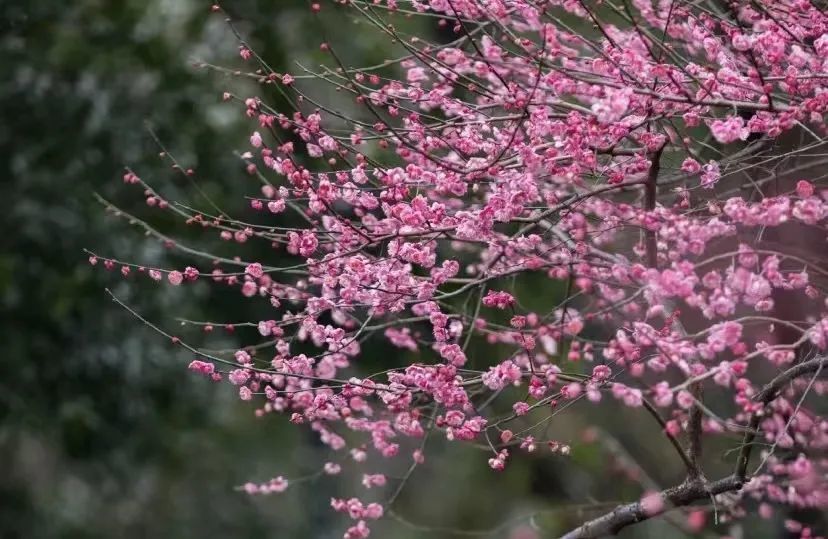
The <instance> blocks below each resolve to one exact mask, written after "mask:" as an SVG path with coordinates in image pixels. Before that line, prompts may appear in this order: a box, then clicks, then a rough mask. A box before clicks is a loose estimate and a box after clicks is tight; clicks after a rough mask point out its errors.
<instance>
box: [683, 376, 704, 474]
mask: <svg viewBox="0 0 828 539" xmlns="http://www.w3.org/2000/svg"><path fill="white" fill-rule="evenodd" d="M690 390H691V392H692V393H693V398H694V399H695V402H694V403H693V407H692V408H690V418H689V419H688V421H687V437H688V439H689V442H690V447H689V451H688V452H689V454H690V463H691V470H690V477H691V478H696V477H700V476H701V475H702V472H701V465H700V464H699V461H700V460H701V454H702V439H701V437H702V416H703V414H702V383H701V382H696V383H695V384H693V385H692V386H691V387H690Z"/></svg>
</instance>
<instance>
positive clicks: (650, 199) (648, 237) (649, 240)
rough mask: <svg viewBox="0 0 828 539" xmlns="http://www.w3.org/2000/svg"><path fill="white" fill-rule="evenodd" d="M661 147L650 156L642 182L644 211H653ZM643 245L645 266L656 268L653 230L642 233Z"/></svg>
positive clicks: (656, 247) (654, 234)
mask: <svg viewBox="0 0 828 539" xmlns="http://www.w3.org/2000/svg"><path fill="white" fill-rule="evenodd" d="M662 151H664V147H663V146H662V147H661V148H659V149H658V150H656V151H654V152H653V153H652V154H651V155H650V171H649V172H648V173H647V181H646V182H644V209H645V210H647V211H653V210H654V209H655V206H656V198H657V196H658V187H657V185H658V173H659V171H660V170H661V152H662ZM644 244H645V248H646V250H647V265H648V266H650V267H651V268H655V267H657V266H658V244H657V242H656V233H655V230H649V229H648V230H647V231H646V232H645V233H644Z"/></svg>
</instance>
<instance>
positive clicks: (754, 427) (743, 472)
mask: <svg viewBox="0 0 828 539" xmlns="http://www.w3.org/2000/svg"><path fill="white" fill-rule="evenodd" d="M826 358H828V356H822V357H815V358H813V359H810V360H808V361H803V362H802V363H800V364H798V365H794V366H793V367H791V368H790V369H788V370H786V371H785V372H783V373H782V374H780V375H779V376H777V377H776V378H774V379H773V380H771V381H770V382H768V383H767V384H766V385H765V387H763V388H762V390H761V391H760V392H759V393H757V394H756V396H754V397H753V400H755V401H757V402H760V403H762V407H761V408H760V409H759V410H757V411H756V412H754V413H753V416H752V417H751V418H750V423H749V424H748V429H747V430H746V431H745V437H744V439H743V440H742V448H741V450H740V451H739V456H738V457H737V458H736V472H735V474H734V475H735V476H736V477H738V478H740V479H741V480H742V481H744V480H745V479H746V478H747V465H748V461H749V460H750V452H751V450H752V449H753V440H754V439H755V438H756V434H757V433H758V431H759V422H760V421H761V420H762V417H763V416H764V413H763V412H764V410H765V407H766V406H767V405H768V404H770V403H771V401H773V399H775V398H776V396H777V395H778V394H779V391H780V390H781V389H782V387H783V386H785V384H788V383H789V382H791V381H792V380H794V379H796V378H799V377H800V376H802V375H805V374H810V373H812V372H815V371H817V370H820V369H822V368H823V367H824V366H825V360H826Z"/></svg>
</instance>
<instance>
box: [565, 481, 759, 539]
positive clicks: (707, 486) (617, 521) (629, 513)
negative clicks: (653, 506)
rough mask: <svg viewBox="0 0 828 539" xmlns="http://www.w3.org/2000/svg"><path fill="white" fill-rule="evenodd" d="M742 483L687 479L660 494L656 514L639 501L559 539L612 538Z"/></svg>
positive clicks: (616, 509) (732, 488) (736, 487)
mask: <svg viewBox="0 0 828 539" xmlns="http://www.w3.org/2000/svg"><path fill="white" fill-rule="evenodd" d="M742 484H743V481H742V480H741V479H739V478H738V477H736V476H735V475H731V476H728V477H725V478H724V479H720V480H718V481H715V482H713V483H705V482H704V481H702V480H699V479H695V480H688V481H685V482H684V483H682V484H681V485H678V486H675V487H672V488H668V489H666V490H663V491H661V493H660V494H661V496H662V498H663V499H664V507H663V508H662V509H660V510H659V511H645V510H644V507H643V506H642V505H641V502H640V501H638V502H634V503H629V504H627V505H620V506H618V507H616V508H615V509H614V510H613V511H612V512H610V513H607V514H606V515H603V516H601V517H598V518H596V519H594V520H591V521H589V522H587V523H585V524H583V525H581V526H580V527H578V528H576V529H574V530H572V531H571V532H569V533H567V534H565V535H563V536H561V539H589V538H594V537H604V536H607V535H611V534H614V533H616V532H618V530H620V529H622V528H624V527H626V526H629V525H630V524H635V523H637V522H641V521H644V520H647V519H650V518H652V517H654V516H657V515H660V514H662V513H664V512H665V511H668V510H669V509H671V508H673V507H682V506H685V505H689V504H691V503H693V502H695V501H698V500H704V499H707V498H709V497H710V496H715V495H717V494H722V493H723V492H730V491H734V490H738V489H740V488H742Z"/></svg>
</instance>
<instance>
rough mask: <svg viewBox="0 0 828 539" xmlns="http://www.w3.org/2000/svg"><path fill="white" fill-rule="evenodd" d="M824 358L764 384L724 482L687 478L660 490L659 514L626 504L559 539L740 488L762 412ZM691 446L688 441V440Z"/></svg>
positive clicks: (581, 537) (583, 538) (606, 529)
mask: <svg viewBox="0 0 828 539" xmlns="http://www.w3.org/2000/svg"><path fill="white" fill-rule="evenodd" d="M826 359H828V357H827V356H822V357H816V358H813V359H811V360H808V361H804V362H802V363H800V364H798V365H794V366H793V367H791V368H790V369H788V370H786V371H785V372H783V373H782V374H780V375H778V376H777V377H776V378H774V379H773V380H771V381H770V382H768V383H767V384H766V385H765V386H764V387H763V388H762V390H761V391H759V393H757V394H756V396H754V398H753V400H755V401H756V402H759V403H761V404H762V409H761V410H759V411H757V412H755V413H754V414H753V416H752V418H751V421H750V426H749V427H748V430H747V431H746V433H745V439H744V441H743V442H742V449H741V451H740V453H739V457H738V458H737V461H736V472H735V473H734V474H733V475H731V476H728V477H725V478H724V479H719V480H718V481H714V482H713V483H707V482H706V481H705V480H704V479H703V478H700V477H690V478H688V480H687V481H685V482H684V483H682V484H681V485H678V486H676V487H672V488H668V489H667V490H663V491H662V492H661V493H660V494H661V496H662V498H663V499H664V507H663V508H662V509H661V510H659V511H649V512H647V511H645V510H644V508H643V507H642V505H641V502H640V501H638V502H634V503H629V504H627V505H620V506H618V507H616V508H615V509H614V510H613V511H612V512H610V513H607V514H605V515H603V516H600V517H598V518H596V519H593V520H591V521H589V522H586V523H584V524H583V525H581V526H580V527H578V528H576V529H574V530H572V531H571V532H569V533H567V534H565V535H563V536H562V537H561V539H589V538H594V537H604V536H607V535H611V534H614V533H616V532H618V531H619V530H621V529H622V528H625V527H626V526H629V525H631V524H636V523H638V522H642V521H644V520H647V519H650V518H653V517H655V516H658V515H660V514H662V513H664V512H665V511H667V510H669V509H671V508H673V507H682V506H686V505H690V504H691V503H693V502H695V501H698V500H702V499H706V498H709V497H710V496H715V495H717V494H722V493H724V492H732V491H736V490H739V489H740V488H742V485H743V484H744V483H745V482H746V481H747V465H748V460H749V459H750V451H751V447H752V442H753V439H754V438H755V437H756V433H757V430H758V427H759V422H760V421H761V418H762V411H763V410H764V408H765V406H766V405H768V404H769V403H770V402H771V401H773V400H774V399H775V398H776V396H777V395H778V394H779V391H780V390H782V388H783V387H785V385H787V384H789V383H790V382H791V381H793V380H795V379H796V378H799V377H800V376H804V375H806V374H812V373H814V372H818V371H820V370H821V369H822V368H823V367H825V364H826V363H827V362H828V361H826ZM691 443H692V440H691Z"/></svg>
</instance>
